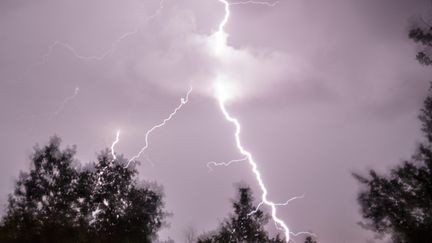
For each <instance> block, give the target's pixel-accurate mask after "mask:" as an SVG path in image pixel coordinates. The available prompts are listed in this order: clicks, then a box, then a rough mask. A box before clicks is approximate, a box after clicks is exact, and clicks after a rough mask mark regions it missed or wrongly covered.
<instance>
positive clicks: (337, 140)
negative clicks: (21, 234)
mask: <svg viewBox="0 0 432 243" xmlns="http://www.w3.org/2000/svg"><path fill="white" fill-rule="evenodd" d="M268 1H269V3H274V2H272V1H271V0H268ZM232 2H233V1H232ZM237 3H238V2H237ZM161 7H162V8H161ZM230 8H231V16H230V19H229V22H228V23H227V25H226V28H225V31H226V32H227V34H228V35H229V36H228V46H229V48H228V54H227V55H226V56H225V57H224V61H223V62H221V61H220V59H218V58H215V56H214V53H211V51H209V50H210V49H209V45H211V43H212V42H211V41H212V40H211V38H210V37H211V35H212V33H214V32H215V31H216V30H217V28H218V24H219V23H220V21H221V19H222V18H223V16H224V8H223V5H222V4H221V3H220V2H219V1H218V0H165V1H163V2H159V1H158V0H109V1H108V0H91V1H88V0H87V1H84V0H74V1H72V0H40V1H30V0H2V1H0V33H1V34H0V37H1V41H0V114H1V115H0V124H1V126H0V134H1V137H2V139H1V140H0V152H1V153H0V202H1V204H2V205H3V204H5V203H6V198H7V194H8V193H10V192H12V190H13V186H14V180H15V178H17V176H18V174H19V171H20V170H28V169H29V164H30V160H29V155H30V154H31V152H32V147H33V146H34V145H35V144H36V143H39V144H44V143H46V142H47V141H48V138H49V137H50V136H52V135H54V134H57V135H59V136H60V137H61V138H62V139H63V144H64V145H73V144H76V145H77V147H78V155H77V159H79V161H81V162H82V163H86V162H89V161H93V160H95V159H96V155H97V153H99V151H101V150H103V149H105V148H108V147H110V146H111V143H112V142H113V140H114V139H115V135H116V131H117V130H118V129H120V130H121V135H120V141H119V143H118V144H116V151H117V152H118V153H120V154H124V156H126V157H128V158H130V157H132V156H133V155H135V154H136V153H137V152H138V151H139V150H140V149H141V147H143V145H144V144H145V134H146V132H147V131H148V129H150V128H151V127H152V126H154V125H156V124H158V123H160V122H161V121H162V120H163V119H164V118H166V117H167V115H169V114H170V113H171V112H172V111H173V109H174V108H175V107H176V106H177V105H178V104H179V102H180V97H182V96H184V95H185V94H186V92H187V90H188V89H189V86H190V85H192V86H193V88H194V90H193V92H192V93H191V94H190V96H189V103H187V104H186V105H184V107H183V108H182V109H181V110H180V111H179V112H178V113H177V114H176V116H175V117H174V118H173V119H172V120H171V121H169V122H168V123H167V124H166V126H164V127H163V128H160V129H158V130H156V131H154V132H153V133H152V134H151V136H150V141H149V142H150V144H149V148H148V149H147V150H146V151H145V155H144V156H142V157H141V161H142V162H141V164H140V165H139V167H138V170H139V172H140V177H141V178H143V179H145V180H150V181H156V182H157V183H159V184H161V185H163V187H164V192H165V201H166V209H167V210H168V211H171V212H172V213H173V216H172V217H170V218H168V222H169V223H170V227H168V228H165V229H163V230H162V231H161V232H160V238H161V239H168V238H169V237H170V238H172V239H174V240H175V241H176V242H184V234H185V231H186V230H187V229H188V228H190V227H192V228H194V229H195V230H196V231H197V232H198V233H201V232H204V231H208V230H212V229H214V228H216V227H217V225H218V223H219V222H220V221H221V220H223V218H224V217H226V216H227V215H228V213H229V212H230V210H231V204H230V198H233V197H234V196H235V186H234V185H236V184H238V183H247V184H249V185H250V186H251V187H252V188H253V189H254V192H255V194H254V195H255V198H256V199H257V200H256V203H259V199H258V198H259V197H260V193H261V192H260V190H259V187H258V184H257V182H256V180H255V177H254V175H253V174H252V172H251V169H250V166H249V164H248V163H247V162H239V163H235V164H232V165H230V166H229V167H216V168H213V171H209V170H208V168H207V166H206V165H207V162H209V161H229V160H232V159H238V158H241V157H242V156H241V155H240V154H239V152H238V151H237V149H236V147H235V140H234V135H233V133H234V127H233V125H232V124H230V123H228V122H227V121H226V120H225V119H224V116H223V114H222V113H221V110H220V109H219V106H218V102H217V100H216V99H215V97H214V95H213V93H212V92H213V88H214V87H213V86H212V84H213V82H214V80H215V79H217V78H221V79H224V80H227V82H228V83H229V86H230V89H231V92H232V93H231V95H232V98H233V99H232V100H230V101H229V102H228V103H227V109H228V110H229V111H230V113H231V114H232V115H233V116H235V117H236V118H238V119H239V121H240V122H241V124H242V133H241V139H242V142H243V144H244V146H245V147H246V148H247V149H248V150H249V151H250V152H252V153H253V155H254V158H255V160H256V162H257V164H258V166H259V169H260V171H261V173H262V176H263V180H264V182H265V183H266V185H267V188H268V190H269V198H270V199H271V200H272V201H275V202H284V201H286V200H287V199H289V198H291V197H294V196H298V195H302V194H304V195H305V197H304V198H303V199H299V200H296V201H294V202H292V203H291V204H290V205H288V206H286V207H280V208H278V215H279V216H280V218H281V219H283V220H284V221H285V222H286V223H287V224H288V225H289V226H290V228H291V229H292V230H293V231H304V230H308V231H312V232H315V233H316V234H317V235H318V241H319V242H322V243H343V242H350V243H360V242H361V243H363V242H374V241H372V238H373V237H372V236H373V235H372V234H371V233H370V232H367V231H365V230H364V229H362V228H361V227H360V226H358V225H357V222H358V221H359V220H361V217H360V214H359V206H358V204H357V202H356V193H357V191H358V185H357V182H356V181H355V180H354V179H353V178H352V176H351V172H354V171H356V172H363V171H366V169H369V168H375V169H377V170H378V171H384V170H385V169H386V168H388V167H390V166H392V165H395V164H397V163H399V162H400V161H401V160H402V159H406V158H409V156H410V155H411V153H412V152H413V150H414V148H415V145H416V144H417V143H418V142H419V141H420V140H421V137H420V126H419V121H418V120H417V115H418V113H419V109H420V107H421V104H422V101H423V99H424V97H425V95H426V91H427V88H428V86H429V81H432V80H431V78H430V77H432V72H431V69H430V68H429V69H428V68H426V67H422V66H421V65H420V64H418V63H417V61H416V60H415V53H416V50H417V47H416V45H415V44H414V43H413V42H412V41H411V40H409V39H408V36H407V35H408V30H409V28H410V27H411V26H412V24H413V23H414V22H415V21H416V20H418V19H419V17H420V16H425V15H426V13H427V12H428V11H431V8H432V4H431V3H430V1H428V0H380V1H377V0H281V1H280V2H278V3H277V4H276V5H274V6H267V5H263V4H251V3H250V4H235V5H231V7H230ZM221 73H223V74H224V75H227V76H222V77H220V74H221ZM77 87H79V91H78V90H76V88H77ZM75 91H78V92H76V93H75V95H74V92H75ZM2 213H3V211H2ZM268 228H269V230H270V231H272V232H275V230H274V227H273V225H272V224H269V227H268ZM376 242H379V241H376Z"/></svg>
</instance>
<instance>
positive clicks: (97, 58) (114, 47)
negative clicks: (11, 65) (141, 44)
mask: <svg viewBox="0 0 432 243" xmlns="http://www.w3.org/2000/svg"><path fill="white" fill-rule="evenodd" d="M164 2H165V0H160V1H159V7H158V8H157V9H156V11H155V12H154V13H153V14H152V15H150V16H148V17H147V18H146V19H145V21H143V23H140V24H138V25H137V27H135V29H134V30H132V31H129V32H126V33H124V34H122V35H121V36H119V37H118V38H117V39H115V40H114V41H113V42H112V43H111V47H110V48H108V49H107V50H106V51H104V52H103V53H102V54H101V55H94V56H91V55H83V54H80V53H79V52H78V51H77V50H76V49H75V48H74V47H73V46H72V45H70V44H68V43H65V42H61V41H54V42H53V43H52V44H51V45H50V46H49V48H48V51H47V52H46V53H45V54H43V55H42V58H41V60H40V61H39V62H36V63H33V64H32V65H30V66H29V67H28V68H27V70H26V71H25V72H24V76H25V75H26V74H27V73H28V72H29V70H30V69H31V68H32V67H35V66H40V65H44V64H46V63H47V62H48V59H49V57H50V56H51V55H52V54H53V52H54V49H55V48H56V47H63V48H65V49H66V50H68V51H69V52H71V53H72V55H73V56H74V57H75V58H78V59H81V60H93V61H102V60H104V59H105V58H107V57H109V56H111V55H113V54H114V53H115V52H116V51H117V48H118V46H119V44H120V43H121V42H122V41H124V40H125V39H126V38H128V37H129V36H132V35H136V34H138V32H139V31H140V29H141V27H142V26H143V25H144V24H146V23H148V22H149V21H151V20H152V19H154V18H156V17H157V16H158V15H159V14H160V13H161V12H162V10H163V8H164Z"/></svg>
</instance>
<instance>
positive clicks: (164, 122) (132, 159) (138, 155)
mask: <svg viewBox="0 0 432 243" xmlns="http://www.w3.org/2000/svg"><path fill="white" fill-rule="evenodd" d="M191 92H192V87H190V88H189V90H188V92H187V93H186V96H185V97H182V98H181V99H180V104H179V105H178V106H177V107H176V108H175V109H174V111H173V112H172V113H171V114H170V115H169V116H168V117H167V118H165V119H164V120H163V121H162V122H161V123H159V124H157V125H155V126H153V127H152V128H151V129H150V130H148V131H147V132H146V134H145V145H144V147H142V148H141V150H140V151H139V152H138V154H136V155H135V156H133V157H132V158H131V159H130V160H129V162H128V163H127V165H126V167H128V166H129V164H130V163H132V162H133V161H135V160H136V159H138V158H139V157H140V156H141V154H142V153H144V151H145V150H146V149H147V148H148V146H149V141H148V139H149V136H150V134H151V133H152V132H153V131H154V130H156V129H158V128H160V127H163V126H165V124H166V123H167V122H168V121H169V120H171V119H172V118H173V117H174V116H175V114H176V113H177V111H179V110H180V109H181V108H182V107H183V106H184V105H185V104H187V103H188V101H189V94H190V93H191Z"/></svg>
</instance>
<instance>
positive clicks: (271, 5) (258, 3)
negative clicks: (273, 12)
mask: <svg viewBox="0 0 432 243" xmlns="http://www.w3.org/2000/svg"><path fill="white" fill-rule="evenodd" d="M278 3H279V1H274V2H268V1H253V0H250V1H239V2H230V3H229V5H246V4H257V5H265V6H268V7H274V6H276V5H277V4H278Z"/></svg>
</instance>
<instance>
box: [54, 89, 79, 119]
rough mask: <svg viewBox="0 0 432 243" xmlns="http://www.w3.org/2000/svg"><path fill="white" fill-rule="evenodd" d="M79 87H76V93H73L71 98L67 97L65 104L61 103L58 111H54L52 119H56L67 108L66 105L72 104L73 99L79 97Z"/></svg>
mask: <svg viewBox="0 0 432 243" xmlns="http://www.w3.org/2000/svg"><path fill="white" fill-rule="evenodd" d="M79 90H80V89H79V87H75V90H74V93H73V95H71V96H69V97H66V98H65V99H64V100H63V102H62V103H61V105H60V106H59V108H58V109H57V110H56V111H54V112H53V113H52V114H51V116H50V118H51V119H52V118H54V117H55V116H57V115H58V114H59V113H60V112H61V111H62V110H63V109H64V107H65V106H66V104H67V103H68V102H70V101H71V100H73V99H75V97H76V96H77V95H78V93H79Z"/></svg>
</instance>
